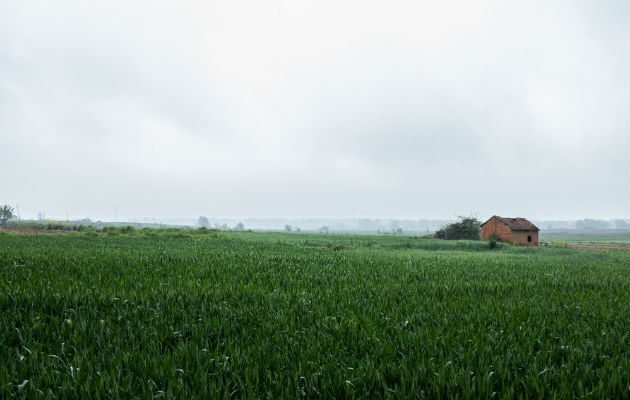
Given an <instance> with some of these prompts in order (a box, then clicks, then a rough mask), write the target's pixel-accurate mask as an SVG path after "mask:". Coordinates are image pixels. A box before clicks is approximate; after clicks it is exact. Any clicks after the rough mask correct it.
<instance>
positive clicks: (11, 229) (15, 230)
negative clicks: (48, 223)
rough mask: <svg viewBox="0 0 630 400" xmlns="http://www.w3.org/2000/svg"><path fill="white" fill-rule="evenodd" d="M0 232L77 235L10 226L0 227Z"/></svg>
mask: <svg viewBox="0 0 630 400" xmlns="http://www.w3.org/2000/svg"><path fill="white" fill-rule="evenodd" d="M0 231H3V232H10V233H24V234H27V235H37V234H48V233H77V232H74V231H64V230H61V229H33V228H14V227H10V226H0Z"/></svg>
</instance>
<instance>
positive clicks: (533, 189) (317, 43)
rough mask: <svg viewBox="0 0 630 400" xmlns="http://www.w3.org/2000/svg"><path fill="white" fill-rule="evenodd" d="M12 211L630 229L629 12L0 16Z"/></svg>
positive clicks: (331, 8)
mask: <svg viewBox="0 0 630 400" xmlns="http://www.w3.org/2000/svg"><path fill="white" fill-rule="evenodd" d="M0 153H1V155H0V157H1V160H2V162H1V165H0V182H1V185H0V204H5V203H9V204H11V205H14V204H18V205H19V206H20V211H21V212H22V217H23V218H24V217H35V216H36V215H37V212H38V211H40V210H42V211H46V215H47V216H52V217H54V216H63V217H64V218H65V214H66V213H68V214H69V216H70V218H82V217H92V218H103V219H112V218H113V214H114V207H118V211H117V212H118V215H117V217H118V218H119V219H124V218H131V217H153V216H155V217H159V218H169V217H197V216H199V215H208V216H210V217H213V216H214V217H334V218H341V217H352V215H353V210H355V211H354V212H355V214H356V216H357V218H358V217H394V218H403V217H404V218H414V219H415V218H430V217H434V218H439V217H446V218H452V217H453V216H454V215H455V214H467V213H470V212H471V211H478V212H479V215H480V218H482V219H485V218H487V217H489V216H491V215H492V214H499V215H504V216H522V217H529V218H532V219H575V218H585V217H594V218H628V217H630V208H629V204H630V6H629V2H628V1H625V0H623V1H621V0H619V1H614V0H611V1H593V0H588V1H576V0H567V1H563V0H557V1H556V0H554V1H532V0H526V1H443V0H440V1H408V2H405V1H391V0H388V1H366V0H361V1H343V2H341V1H319V0H318V1H308V2H305V1H296V0H286V1H239V0H236V1H234V0H230V1H222V2H206V1H204V2H202V1H199V2H195V1H172V2H171V1H155V0H152V1H134V2H129V1H111V0H109V1H106V2H97V1H87V2H86V1H79V0H77V1H65V0H61V1H48V0H44V1H18V0H16V1H13V0H4V1H2V2H0Z"/></svg>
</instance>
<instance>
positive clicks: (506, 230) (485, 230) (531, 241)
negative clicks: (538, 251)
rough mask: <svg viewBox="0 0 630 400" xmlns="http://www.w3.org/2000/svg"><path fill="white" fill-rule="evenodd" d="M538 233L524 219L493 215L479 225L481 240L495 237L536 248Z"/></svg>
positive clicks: (536, 229)
mask: <svg viewBox="0 0 630 400" xmlns="http://www.w3.org/2000/svg"><path fill="white" fill-rule="evenodd" d="M538 231H539V229H538V228H537V227H536V225H534V224H532V223H531V222H529V221H528V220H526V219H525V218H503V217H499V216H496V215H493V216H492V218H490V219H489V220H487V221H486V222H484V223H483V224H481V240H486V239H488V238H489V237H490V236H492V235H495V236H497V237H499V238H500V239H502V240H505V241H506V242H510V243H520V244H525V245H532V246H538Z"/></svg>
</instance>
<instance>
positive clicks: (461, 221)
mask: <svg viewBox="0 0 630 400" xmlns="http://www.w3.org/2000/svg"><path fill="white" fill-rule="evenodd" d="M480 236H481V221H479V220H478V219H477V218H475V217H458V220H457V222H454V223H452V224H449V225H446V226H445V227H443V228H442V229H440V230H438V231H436V232H435V235H434V237H435V238H436V239H446V240H479V239H480Z"/></svg>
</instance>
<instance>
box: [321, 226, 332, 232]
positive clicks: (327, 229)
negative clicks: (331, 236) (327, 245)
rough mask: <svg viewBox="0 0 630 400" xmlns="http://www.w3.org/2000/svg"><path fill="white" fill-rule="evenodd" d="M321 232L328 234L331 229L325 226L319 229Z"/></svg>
mask: <svg viewBox="0 0 630 400" xmlns="http://www.w3.org/2000/svg"><path fill="white" fill-rule="evenodd" d="M319 230H320V231H322V233H328V231H329V230H330V229H329V228H328V226H327V225H324V226H322V227H321V228H319Z"/></svg>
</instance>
